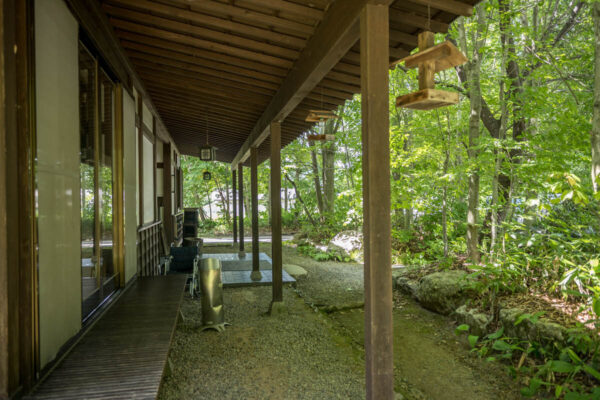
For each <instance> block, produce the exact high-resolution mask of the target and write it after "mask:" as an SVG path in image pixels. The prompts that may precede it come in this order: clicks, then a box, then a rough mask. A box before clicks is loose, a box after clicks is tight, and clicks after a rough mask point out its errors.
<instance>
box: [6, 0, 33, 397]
mask: <svg viewBox="0 0 600 400" xmlns="http://www.w3.org/2000/svg"><path fill="white" fill-rule="evenodd" d="M33 44H34V37H33V2H32V1H31V0H26V1H17V0H0V398H11V396H12V395H14V394H15V393H16V392H17V391H18V390H19V389H20V390H21V392H22V393H25V392H26V391H27V390H28V389H29V388H30V387H31V385H32V384H33V381H34V379H35V373H36V372H37V370H38V368H37V366H38V360H39V357H38V353H39V352H38V351H39V340H38V339H39V336H38V313H37V305H38V301H37V292H38V290H37V261H36V260H37V259H36V254H35V251H36V250H35V249H36V242H37V227H36V218H35V212H34V211H35V203H34V201H35V198H34V182H35V175H34V174H35V168H34V160H35V158H36V147H35V114H34V112H33V110H34V106H35V103H34V102H35V97H33V96H34V93H35V80H34V75H35V71H34V64H33V60H34V47H33Z"/></svg>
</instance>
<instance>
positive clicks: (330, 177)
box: [322, 142, 336, 214]
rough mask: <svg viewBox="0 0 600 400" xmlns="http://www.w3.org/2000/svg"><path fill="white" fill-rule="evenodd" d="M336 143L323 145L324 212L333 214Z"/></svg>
mask: <svg viewBox="0 0 600 400" xmlns="http://www.w3.org/2000/svg"><path fill="white" fill-rule="evenodd" d="M335 151H336V146H335V142H328V143H326V144H324V145H323V148H322V154H323V194H324V196H323V197H324V198H323V200H324V201H323V211H324V212H325V213H326V214H331V213H333V206H334V202H335Z"/></svg>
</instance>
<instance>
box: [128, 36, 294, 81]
mask: <svg viewBox="0 0 600 400" xmlns="http://www.w3.org/2000/svg"><path fill="white" fill-rule="evenodd" d="M117 34H118V35H119V37H120V38H121V42H125V45H127V42H129V43H134V44H142V45H144V46H147V47H152V48H160V49H163V50H167V51H170V52H171V53H180V54H185V55H187V56H188V57H194V58H202V59H208V60H213V61H215V62H219V63H224V64H228V65H235V66H240V67H242V66H244V65H245V66H246V68H247V69H249V70H253V71H260V72H263V73H265V74H271V75H273V76H277V77H284V76H285V75H286V73H287V69H285V68H281V67H276V66H272V65H269V64H265V63H263V62H261V61H251V60H244V59H241V58H239V57H235V56H230V55H227V54H223V53H218V52H215V51H212V50H205V49H199V48H197V47H194V46H190V45H184V44H179V43H174V42H170V41H168V40H162V39H158V38H154V37H151V36H146V35H140V34H137V33H133V32H128V31H123V30H118V31H117Z"/></svg>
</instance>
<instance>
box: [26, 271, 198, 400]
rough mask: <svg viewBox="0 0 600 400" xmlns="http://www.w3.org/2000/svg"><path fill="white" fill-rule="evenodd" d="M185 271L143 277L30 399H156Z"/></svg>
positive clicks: (175, 320)
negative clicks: (177, 273)
mask: <svg viewBox="0 0 600 400" xmlns="http://www.w3.org/2000/svg"><path fill="white" fill-rule="evenodd" d="M185 281H186V275H169V276H161V277H153V278H143V279H140V280H139V281H138V282H136V283H135V284H134V286H133V287H131V288H130V289H129V290H128V291H127V292H126V293H125V294H123V296H122V297H121V298H120V299H119V300H118V302H117V303H116V304H115V305H113V306H112V308H111V309H110V310H109V311H108V312H107V313H106V315H105V316H103V317H102V318H101V319H100V320H99V321H98V322H97V323H96V324H95V325H94V326H93V327H92V328H91V330H90V331H89V332H88V333H87V334H86V335H85V336H84V337H83V338H82V339H81V341H80V342H79V343H78V344H77V345H76V346H75V348H74V349H73V350H72V351H71V353H70V354H68V355H67V357H66V358H65V359H64V360H63V361H62V362H61V364H60V365H59V366H58V367H57V368H56V369H55V370H54V371H53V372H52V373H51V375H50V376H49V377H48V378H47V379H46V380H45V381H44V382H42V383H41V384H40V385H39V386H38V387H37V389H36V390H35V392H34V393H33V394H31V395H29V396H27V397H25V398H26V399H83V398H85V399H117V398H118V399H124V398H127V399H155V398H156V396H157V395H158V390H159V387H160V381H161V378H162V374H163V371H164V367H165V364H166V361H167V356H168V354H169V347H170V345H171V339H172V337H173V333H174V331H175V326H176V323H177V313H178V311H179V307H180V305H181V300H182V298H183V293H184V290H183V289H184V286H185Z"/></svg>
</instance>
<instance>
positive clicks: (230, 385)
mask: <svg viewBox="0 0 600 400" xmlns="http://www.w3.org/2000/svg"><path fill="white" fill-rule="evenodd" d="M260 250H261V251H262V252H265V253H267V254H269V255H270V253H271V251H270V244H268V243H265V244H261V246H260ZM233 251H234V249H233V248H232V247H231V246H220V247H215V246H210V251H209V249H207V248H205V252H207V253H209V252H210V253H218V252H233ZM283 262H284V264H296V265H299V266H301V267H302V268H304V269H306V270H307V271H308V276H307V277H306V278H302V279H300V280H299V281H298V282H297V284H296V288H295V289H294V288H291V287H286V288H284V301H285V305H286V307H287V310H288V313H287V314H283V315H280V316H275V317H271V316H267V315H266V311H267V310H268V308H269V303H270V300H271V288H270V287H268V286H267V287H254V288H236V289H226V290H225V291H224V304H225V307H226V308H225V314H226V320H227V321H228V322H230V323H231V324H232V326H230V327H228V328H227V329H226V331H225V332H224V333H221V334H218V333H216V332H212V331H209V332H200V330H199V329H198V328H199V326H200V324H201V311H200V302H199V300H194V299H191V298H188V297H186V298H185V300H184V304H183V306H182V310H183V313H184V315H185V321H184V322H182V323H180V324H179V325H178V328H177V331H176V333H175V338H174V343H173V345H172V347H171V355H170V358H171V361H172V370H173V372H172V374H171V375H170V376H167V377H166V378H165V379H164V380H163V384H162V387H161V392H160V395H159V399H161V400H167V399H169V400H170V399H277V400H284V399H285V400H287V399H319V400H327V399H362V398H364V393H365V382H364V348H363V344H362V343H363V340H364V337H363V330H364V312H363V309H362V308H355V307H353V309H352V310H350V311H339V312H333V313H331V314H324V313H321V312H315V311H314V310H315V306H316V307H323V308H325V309H327V308H329V311H331V307H334V308H335V307H338V308H339V307H344V306H348V305H354V306H356V304H359V303H361V302H362V301H363V267H362V265H361V264H355V263H337V262H317V261H315V260H313V259H311V258H309V257H305V256H302V255H299V254H297V252H296V249H294V248H290V247H284V248H283ZM398 295H399V294H397V296H398ZM397 300H398V301H397V302H396V303H397V304H396V309H395V311H394V330H395V335H394V336H395V337H394V339H395V340H394V342H395V344H394V346H395V351H394V364H395V368H394V369H395V389H396V390H397V391H399V392H400V393H402V394H403V395H404V396H405V398H407V399H411V400H424V399H444V400H445V399H454V398H456V399H459V398H460V399H464V400H483V399H490V400H491V399H494V400H496V399H503V400H504V399H506V400H508V399H511V400H512V399H517V398H519V397H520V396H519V394H518V388H517V387H516V385H514V384H513V382H512V381H511V380H510V378H509V377H508V375H507V374H506V373H505V372H504V371H503V370H502V367H501V365H498V364H490V363H484V362H483V361H481V360H480V359H477V358H473V357H468V355H469V352H468V346H466V345H465V343H459V341H458V340H457V338H456V336H455V335H454V333H453V329H454V326H453V325H452V321H450V320H449V319H447V318H446V317H442V316H439V315H437V314H433V313H430V312H428V311H426V310H424V309H422V308H421V307H420V306H419V305H418V304H416V303H415V302H414V301H413V300H412V299H409V298H404V297H403V298H398V299H397Z"/></svg>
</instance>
